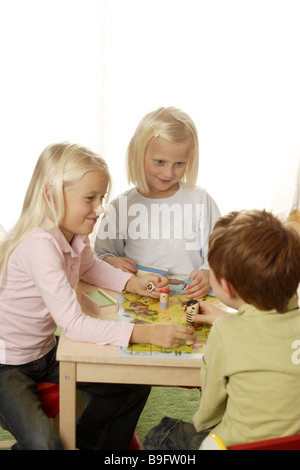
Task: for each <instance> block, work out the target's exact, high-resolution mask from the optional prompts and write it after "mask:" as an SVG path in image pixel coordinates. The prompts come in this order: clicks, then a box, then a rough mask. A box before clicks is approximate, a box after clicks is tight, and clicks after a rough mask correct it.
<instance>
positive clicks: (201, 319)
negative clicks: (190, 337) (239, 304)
mask: <svg viewBox="0 0 300 470" xmlns="http://www.w3.org/2000/svg"><path fill="white" fill-rule="evenodd" d="M198 302H199V305H200V309H201V310H200V311H201V313H200V314H197V315H192V320H193V322H195V323H204V324H207V325H212V324H213V322H214V321H215V320H216V319H217V318H219V317H224V316H227V315H230V313H229V312H226V311H225V310H223V309H222V308H220V307H216V306H215V305H212V304H210V303H209V302H202V301H198Z"/></svg>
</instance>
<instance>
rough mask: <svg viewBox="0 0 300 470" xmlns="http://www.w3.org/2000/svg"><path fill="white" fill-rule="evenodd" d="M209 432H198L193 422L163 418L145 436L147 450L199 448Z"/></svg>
mask: <svg viewBox="0 0 300 470" xmlns="http://www.w3.org/2000/svg"><path fill="white" fill-rule="evenodd" d="M208 434H209V432H201V433H200V432H197V431H196V429H195V427H194V425H193V424H192V423H185V422H184V421H180V420H179V419H173V418H167V417H165V418H163V419H162V420H161V422H160V423H159V424H158V425H157V426H155V427H154V428H152V429H151V430H150V431H149V432H148V434H147V435H146V437H145V442H144V449H145V450H198V449H199V447H200V445H201V443H202V441H203V440H204V439H205V438H206V436H208Z"/></svg>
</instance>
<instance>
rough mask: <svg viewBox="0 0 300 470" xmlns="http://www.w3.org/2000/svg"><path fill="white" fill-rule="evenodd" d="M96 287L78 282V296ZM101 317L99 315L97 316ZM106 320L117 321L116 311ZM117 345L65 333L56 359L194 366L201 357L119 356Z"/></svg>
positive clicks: (87, 312) (81, 361)
mask: <svg viewBox="0 0 300 470" xmlns="http://www.w3.org/2000/svg"><path fill="white" fill-rule="evenodd" d="M94 289H97V287H95V286H92V285H90V284H87V283H84V282H80V283H79V284H78V289H77V293H78V297H79V298H80V294H81V292H83V291H88V290H94ZM107 292H108V293H109V294H110V295H111V296H112V297H114V298H116V299H117V298H118V295H119V294H118V293H116V292H112V291H107ZM83 311H84V312H85V313H86V314H87V315H91V316H94V317H95V316H96V315H95V314H93V312H91V311H89V309H88V308H87V307H84V308H83ZM99 318H101V317H99ZM105 319H106V320H112V321H118V319H119V316H118V313H113V314H110V315H109V316H105ZM118 350H119V348H118V346H113V345H110V344H107V345H99V344H94V343H88V342H82V341H72V340H70V339H68V338H67V337H66V336H65V335H63V334H62V335H61V336H60V340H59V344H58V349H57V360H58V361H69V362H80V363H93V364H96V363H106V364H109V363H110V364H124V365H126V364H127V365H134V364H136V365H155V366H168V367H178V366H180V367H189V368H194V367H197V368H199V367H200V363H201V358H200V357H194V358H192V357H191V358H189V357H187V356H185V357H175V358H174V357H172V358H170V357H168V356H167V355H166V357H163V358H162V357H155V356H148V357H138V356H133V355H128V356H120V355H119V352H118Z"/></svg>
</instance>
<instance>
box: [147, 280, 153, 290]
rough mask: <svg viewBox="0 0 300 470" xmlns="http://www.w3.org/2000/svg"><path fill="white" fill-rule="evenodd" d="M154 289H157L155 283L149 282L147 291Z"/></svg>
mask: <svg viewBox="0 0 300 470" xmlns="http://www.w3.org/2000/svg"><path fill="white" fill-rule="evenodd" d="M154 289H155V285H154V284H153V282H149V283H148V284H147V291H148V292H152V291H153V290H154Z"/></svg>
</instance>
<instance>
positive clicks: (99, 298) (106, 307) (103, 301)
mask: <svg viewBox="0 0 300 470" xmlns="http://www.w3.org/2000/svg"><path fill="white" fill-rule="evenodd" d="M81 304H82V305H83V306H85V307H87V308H88V309H89V310H91V311H92V312H93V313H95V314H97V315H100V316H104V315H107V314H111V313H116V312H118V311H119V302H118V301H117V300H116V299H114V298H113V297H111V296H110V295H109V294H108V293H107V292H105V291H103V290H102V289H97V290H92V291H87V292H82V293H81Z"/></svg>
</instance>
